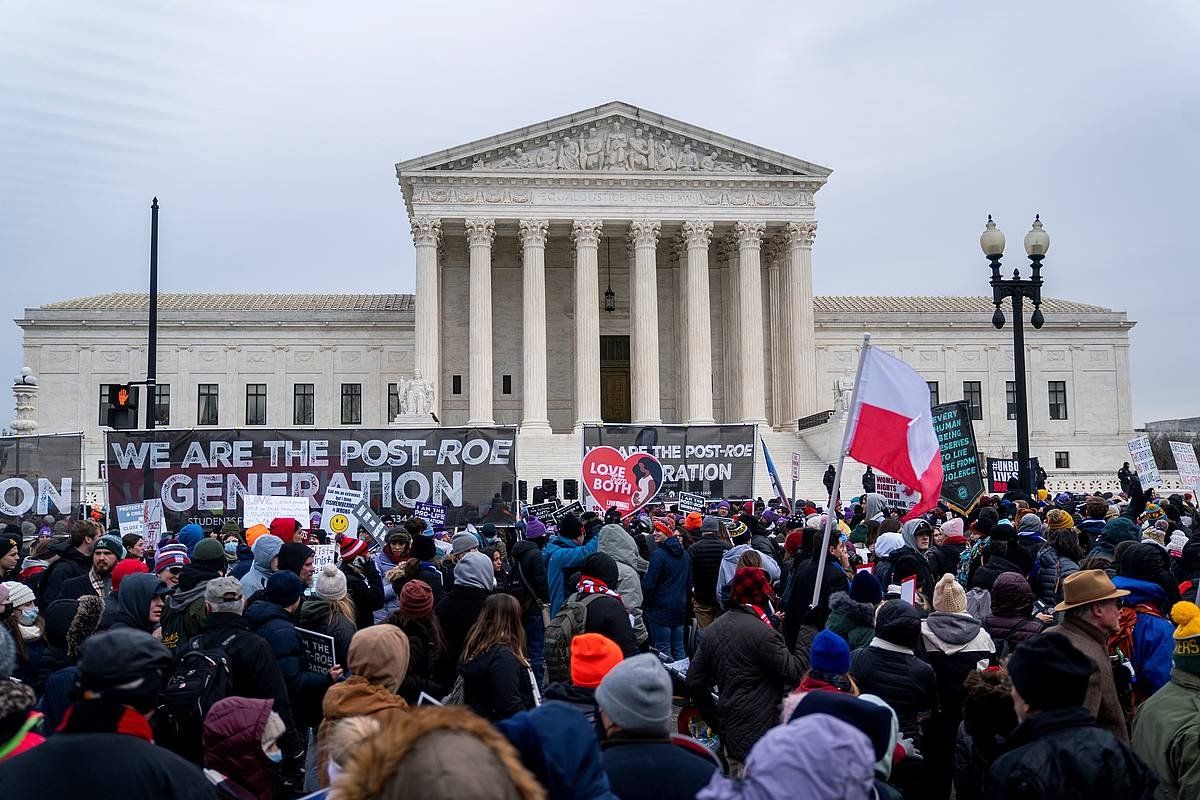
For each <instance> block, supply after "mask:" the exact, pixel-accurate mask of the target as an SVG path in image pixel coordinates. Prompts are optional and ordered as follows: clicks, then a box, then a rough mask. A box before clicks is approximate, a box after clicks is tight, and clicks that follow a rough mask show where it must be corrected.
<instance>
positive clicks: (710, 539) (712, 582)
mask: <svg viewBox="0 0 1200 800" xmlns="http://www.w3.org/2000/svg"><path fill="white" fill-rule="evenodd" d="M729 548H730V545H729V543H728V542H726V541H725V540H723V539H722V538H721V537H720V535H719V534H716V533H706V534H704V535H703V536H701V537H700V538H699V539H698V540H697V541H696V543H695V544H693V545H692V546H691V547H690V548H689V549H688V555H690V556H691V557H692V591H693V594H694V595H695V597H696V601H697V602H699V603H704V604H705V605H708V606H716V605H718V603H717V576H718V575H719V574H720V572H721V559H722V558H723V557H724V555H725V552H726V551H727V550H729Z"/></svg>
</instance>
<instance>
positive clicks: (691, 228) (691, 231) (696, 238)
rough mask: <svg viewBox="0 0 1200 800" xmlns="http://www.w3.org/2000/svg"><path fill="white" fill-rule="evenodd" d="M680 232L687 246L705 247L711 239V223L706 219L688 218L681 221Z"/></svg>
mask: <svg viewBox="0 0 1200 800" xmlns="http://www.w3.org/2000/svg"><path fill="white" fill-rule="evenodd" d="M682 232H683V238H684V241H686V242H687V246H688V247H704V248H707V247H708V244H709V242H711V241H712V232H713V224H712V223H711V222H709V221H707V220H699V219H696V220H689V221H687V222H684V223H683V228H682Z"/></svg>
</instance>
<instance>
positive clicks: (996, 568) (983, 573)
mask: <svg viewBox="0 0 1200 800" xmlns="http://www.w3.org/2000/svg"><path fill="white" fill-rule="evenodd" d="M1012 547H1013V548H1014V549H1016V545H1015V544H1014V545H1012ZM1006 572H1015V573H1017V574H1018V575H1021V576H1025V575H1026V574H1028V570H1026V569H1025V568H1023V567H1022V566H1021V565H1020V563H1019V562H1018V561H1016V560H1013V559H1010V558H1009V557H1008V556H1002V555H994V556H991V557H989V558H988V560H987V561H986V562H985V563H984V564H983V565H982V566H981V567H980V568H979V569H977V570H975V574H974V575H972V576H971V581H970V584H971V585H970V588H972V589H987V590H988V591H989V592H990V591H991V590H992V584H994V583H995V582H996V578H998V577H1000V576H1001V575H1003V574H1004V573H1006Z"/></svg>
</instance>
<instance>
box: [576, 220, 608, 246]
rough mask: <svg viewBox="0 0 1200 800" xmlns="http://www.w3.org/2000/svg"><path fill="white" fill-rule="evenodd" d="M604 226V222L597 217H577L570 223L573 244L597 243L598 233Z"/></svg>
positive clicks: (598, 242)
mask: <svg viewBox="0 0 1200 800" xmlns="http://www.w3.org/2000/svg"><path fill="white" fill-rule="evenodd" d="M603 228H604V222H603V221H602V220H598V219H577V220H575V221H574V222H572V223H571V236H572V238H573V239H574V240H575V246H576V247H579V246H580V245H588V244H590V245H593V246H595V245H599V244H600V234H601V232H602V229H603Z"/></svg>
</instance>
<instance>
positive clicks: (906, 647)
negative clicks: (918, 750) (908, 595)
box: [850, 600, 938, 747]
mask: <svg viewBox="0 0 1200 800" xmlns="http://www.w3.org/2000/svg"><path fill="white" fill-rule="evenodd" d="M920 644H921V615H920V613H919V612H918V611H917V609H915V608H913V607H912V606H911V605H909V604H908V603H906V602H904V601H903V600H888V601H886V602H885V603H883V605H881V606H880V607H879V611H878V612H876V615H875V638H874V639H872V640H871V644H870V645H868V646H867V647H864V648H862V649H861V650H855V651H854V653H853V654H852V655H851V658H850V674H851V676H853V678H854V681H855V683H857V684H858V688H859V691H860V692H863V693H864V694H875V695H879V696H880V697H882V698H883V699H884V701H885V702H886V703H887V704H888V705H890V706H891V707H892V708H893V709H895V711H896V716H897V717H899V719H900V730H901V732H902V733H903V734H904V737H905V738H906V739H912V740H913V741H914V742H916V743H917V744H918V747H919V746H920V738H921V729H922V727H923V726H924V725H925V723H926V722H927V721H928V720H929V718H930V717H931V716H932V715H933V713H934V712H935V711H936V710H937V707H938V685H937V677H936V675H935V673H934V671H933V667H931V666H929V664H927V663H926V662H925V661H923V660H921V659H920V658H918V657H917V656H916V649H917V648H918V647H919V646H920Z"/></svg>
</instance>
